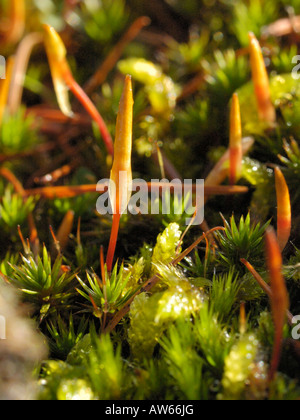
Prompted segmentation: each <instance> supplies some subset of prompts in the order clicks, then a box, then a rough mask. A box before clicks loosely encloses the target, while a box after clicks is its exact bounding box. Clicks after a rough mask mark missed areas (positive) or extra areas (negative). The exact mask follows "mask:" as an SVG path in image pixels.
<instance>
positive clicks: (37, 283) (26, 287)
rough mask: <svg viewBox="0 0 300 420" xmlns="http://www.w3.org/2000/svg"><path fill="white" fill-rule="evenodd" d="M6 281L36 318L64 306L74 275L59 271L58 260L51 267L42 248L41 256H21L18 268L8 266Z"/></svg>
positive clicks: (60, 264) (46, 253)
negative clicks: (20, 293) (22, 297)
mask: <svg viewBox="0 0 300 420" xmlns="http://www.w3.org/2000/svg"><path fill="white" fill-rule="evenodd" d="M11 268H12V273H11V276H10V277H9V278H8V279H9V281H10V282H11V283H12V284H13V285H14V286H16V287H17V288H18V289H19V290H20V291H21V292H22V294H23V295H24V298H25V300H27V301H28V302H31V303H33V304H34V305H35V307H36V308H37V309H38V311H39V316H40V319H43V318H44V317H45V316H47V315H48V314H49V313H51V312H53V311H56V310H57V308H58V307H59V306H60V307H66V306H68V305H69V303H70V297H71V296H72V293H73V290H74V289H73V288H74V285H72V283H73V280H74V277H75V275H74V274H73V273H66V272H63V271H62V257H58V258H57V259H56V260H55V262H54V264H52V262H51V257H50V255H49V253H48V250H47V248H46V247H45V246H44V248H43V252H42V256H41V257H38V258H37V260H35V259H34V256H33V255H30V254H29V255H26V256H22V265H19V266H18V265H14V266H11Z"/></svg>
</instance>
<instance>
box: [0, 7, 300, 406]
mask: <svg viewBox="0 0 300 420" xmlns="http://www.w3.org/2000/svg"><path fill="white" fill-rule="evenodd" d="M25 3H26V12H27V16H26V22H25V31H24V34H23V35H22V36H21V38H20V39H19V40H18V41H16V42H15V43H12V44H9V45H6V42H5V31H6V28H7V27H10V25H7V22H8V20H7V16H4V15H5V14H6V10H7V9H5V8H3V16H2V15H1V18H2V17H3V25H2V26H1V34H0V35H1V37H0V38H1V48H2V50H1V54H2V55H5V56H7V57H8V56H10V55H15V54H16V53H17V46H18V45H21V44H20V42H22V40H24V41H25V47H26V46H28V45H29V44H30V42H31V41H32V38H31V34H32V33H36V32H40V30H41V26H42V24H43V23H49V24H50V25H53V26H54V27H55V28H56V29H57V30H58V31H59V32H60V33H61V35H62V38H63V41H64V43H65V46H66V50H67V56H68V62H69V64H70V67H71V69H72V73H73V75H74V78H75V79H76V81H78V83H79V84H80V86H82V87H83V88H84V89H86V88H87V86H90V80H91V79H90V78H91V77H92V76H94V75H95V74H96V73H97V74H98V76H99V75H100V76H103V75H104V76H105V77H104V79H105V80H104V81H103V82H102V83H100V84H99V83H98V84H97V83H96V85H95V86H94V89H92V90H91V91H90V92H89V96H90V98H91V100H92V101H93V103H94V104H95V106H96V108H97V109H98V111H99V112H100V113H101V115H102V117H103V119H104V121H105V123H106V124H107V127H108V130H109V132H110V134H111V136H112V137H113V138H114V136H115V131H116V130H115V126H116V117H117V112H118V107H119V102H120V97H121V94H122V90H123V86H124V75H125V74H127V73H130V74H131V75H132V81H133V95H134V101H135V103H134V110H133V111H134V112H133V153H132V169H133V175H134V178H139V179H144V180H145V181H147V182H150V181H151V180H152V179H155V180H157V179H161V178H163V177H165V178H167V179H169V180H170V181H172V180H173V179H175V178H178V179H191V180H193V182H195V180H197V179H204V178H205V177H206V176H207V175H208V174H209V173H210V172H211V170H212V168H213V167H214V166H215V165H216V163H217V162H218V161H219V159H220V158H221V157H222V156H223V155H224V153H225V152H226V150H227V148H228V142H229V112H230V105H231V103H230V102H231V96H232V94H233V93H234V92H236V91H237V93H238V95H239V99H240V104H241V114H242V128H243V136H244V137H246V136H251V137H252V138H253V146H252V148H251V149H250V150H249V151H248V152H247V154H246V155H245V156H244V157H243V167H242V172H241V177H240V179H239V180H238V184H239V185H240V186H246V187H248V193H246V194H234V195H231V196H228V197H227V196H209V197H207V202H206V204H205V209H204V210H205V221H206V224H207V225H208V226H209V227H210V228H216V227H219V228H220V229H222V230H220V231H218V232H217V233H214V234H211V235H209V234H207V236H206V237H203V240H202V241H201V242H200V243H198V242H197V244H198V245H197V246H196V247H192V248H189V247H190V246H191V245H192V244H193V243H194V242H195V241H197V240H198V239H199V237H200V236H201V235H202V231H203V229H204V226H203V225H201V227H199V226H191V227H190V228H189V229H188V230H187V231H186V227H187V226H186V223H187V219H189V218H190V217H191V214H188V213H191V211H190V209H188V208H187V204H189V199H190V198H191V197H185V200H184V201H183V202H181V201H180V200H179V197H178V196H176V195H174V194H173V193H171V194H169V193H163V194H161V195H158V196H157V197H156V200H154V198H153V197H151V198H152V199H153V200H152V201H153V202H154V203H153V202H152V203H151V204H154V205H155V206H156V209H157V210H158V211H157V213H158V214H139V212H138V211H136V213H137V214H135V215H133V214H126V215H123V216H122V218H121V222H120V232H119V237H118V242H117V249H116V254H115V259H114V263H115V265H114V268H113V271H112V273H108V272H107V270H106V269H105V264H103V260H104V262H105V258H102V257H103V254H102V253H101V254H100V258H99V251H100V249H102V250H103V253H104V257H105V254H106V253H107V250H108V244H109V238H110V233H111V228H112V218H111V216H110V215H105V216H103V215H99V214H98V213H97V212H96V202H97V198H98V196H99V194H98V193H96V188H95V184H96V183H97V182H98V180H103V179H107V178H109V174H110V170H111V164H112V158H111V156H108V155H107V152H106V149H105V147H104V144H103V140H102V136H101V134H100V131H99V129H98V126H96V124H95V123H94V122H92V121H91V120H90V119H89V117H88V116H87V115H86V114H85V113H84V110H83V109H82V107H81V106H80V105H79V104H78V102H77V101H75V100H74V99H75V98H74V97H73V96H72V95H70V100H71V103H72V110H73V111H74V118H69V119H68V118H65V117H64V116H63V115H62V114H61V112H60V111H59V110H58V109H57V100H56V98H55V92H54V89H53V83H52V81H51V78H50V72H49V64H48V62H47V60H46V56H45V54H44V47H43V44H42V43H38V44H37V45H35V46H34V48H33V50H32V51H31V55H30V59H29V66H28V69H26V71H25V74H20V75H19V74H18V72H19V71H21V67H22V65H21V64H25V63H24V62H22V60H25V58H26V57H24V56H23V54H24V53H26V48H25V49H24V48H23V47H24V44H22V45H21V46H22V48H20V49H19V51H18V66H17V68H16V69H15V71H16V73H15V74H14V76H13V77H14V78H13V82H16V80H17V79H18V80H23V82H24V83H23V84H24V90H23V93H22V100H21V103H20V104H11V100H12V95H11V94H9V98H8V103H7V107H6V108H5V109H3V111H4V114H3V115H4V117H3V121H2V123H1V126H0V164H1V167H2V166H3V167H4V168H5V174H6V175H8V174H9V171H10V172H11V173H12V174H13V175H14V176H15V177H17V179H18V180H19V182H20V184H21V185H22V187H23V189H24V193H23V194H18V193H17V192H16V188H15V187H16V182H15V183H14V185H12V184H11V182H10V181H9V180H8V179H3V180H2V179H1V180H0V196H1V197H0V235H1V243H0V302H1V305H0V317H1V315H2V312H4V313H3V315H4V316H8V317H9V319H8V324H7V325H8V327H9V326H10V325H12V326H13V329H14V331H13V334H12V335H11V337H9V341H8V345H6V343H5V342H4V341H1V342H0V355H1V357H0V360H1V363H0V371H1V375H0V399H2V398H3V397H5V396H6V395H7V393H8V392H9V393H13V395H14V396H16V394H18V395H17V397H19V398H21V397H22V395H23V392H21V391H24V390H26V387H23V389H21V388H20V385H19V384H27V385H30V397H31V398H33V399H46V400H98V401H99V400H113V401H115V400H155V401H157V400H161V401H168V400H171V401H174V402H175V401H181V400H193V401H197V400H212V401H216V400H298V399H299V397H300V381H299V378H300V371H299V340H294V339H292V329H293V326H292V325H288V323H286V325H285V326H284V331H283V343H282V346H281V358H280V364H279V366H278V369H277V373H276V375H275V378H274V380H273V381H272V382H271V383H270V382H269V381H268V373H269V369H270V364H271V359H272V354H273V346H274V332H275V329H274V321H273V317H272V311H271V306H270V301H269V298H268V296H267V295H266V293H265V292H264V290H263V289H262V288H261V286H260V285H258V283H257V281H256V280H255V279H254V277H253V276H252V274H251V273H250V272H248V270H247V269H246V267H245V265H244V264H243V263H242V262H241V259H242V258H243V259H246V260H247V261H248V262H249V263H250V264H251V265H253V267H254V268H255V270H256V271H257V272H258V273H259V275H260V276H261V277H262V279H263V280H264V281H265V282H266V283H268V284H269V280H270V279H269V275H268V274H269V273H268V269H267V264H266V256H265V249H264V235H265V231H266V228H267V227H268V226H269V225H272V226H274V227H275V228H276V225H277V223H276V222H277V207H278V206H277V202H276V191H275V177H274V167H275V166H280V168H281V170H282V172H283V174H284V176H285V178H286V181H287V184H288V187H289V191H290V196H291V204H292V216H293V217H292V230H291V236H290V238H289V242H288V244H287V246H286V248H285V249H284V251H283V253H282V257H283V274H284V277H285V280H286V285H287V289H288V292H289V297H290V308H289V309H290V312H291V314H293V315H297V314H299V313H300V304H299V302H300V287H299V286H300V268H299V267H300V251H299V250H300V236H299V232H300V217H299V208H300V196H299V181H300V171H299V168H300V151H299V149H300V146H299V141H300V138H299V129H300V112H299V110H300V89H299V80H297V77H296V78H295V76H297V74H296V75H295V73H293V74H291V72H292V70H294V72H295V66H296V65H297V64H298V63H299V60H298V61H297V62H295V58H294V57H295V56H296V55H297V52H298V51H299V37H298V36H297V33H294V32H291V31H290V30H289V28H288V25H289V22H292V21H293V16H294V14H296V15H297V14H298V13H299V12H300V7H299V1H298V0H290V1H288V0H246V1H244V0H233V1H227V0H222V1H202V0H185V1H182V0H151V1H146V0H127V1H125V0H82V1H80V2H77V1H72V2H71V1H69V2H67V1H62V0H48V1H46V2H45V1H44V2H41V1H38V0H31V1H26V2H25ZM10 4H12V0H11V1H10V2H8V0H3V1H0V5H1V6H4V5H6V6H8V5H10ZM1 11H2V9H1ZM141 16H149V17H150V19H151V21H152V23H151V24H150V23H149V22H148V23H149V26H147V27H145V28H143V29H142V30H141V31H140V32H139V33H138V34H135V36H134V39H131V35H132V34H133V32H134V31H133V32H132V28H131V29H130V30H129V28H130V26H131V25H132V24H133V23H134V22H135V21H136V19H137V18H140V17H141ZM281 19H286V20H283V21H282V20H281ZM278 20H280V21H279V23H278V22H277V21H278ZM139 22H141V21H139ZM273 23H274V24H275V25H272V26H271V27H269V26H268V25H269V24H273ZM285 25H287V28H288V30H287V32H286V33H285V34H284V35H282V34H281V33H280V31H281V30H282V28H284V29H285ZM19 27H20V26H18V28H19ZM134 29H136V26H134ZM128 30H129V32H128ZM249 31H253V32H254V33H255V35H256V36H257V37H258V38H259V39H260V41H261V45H262V47H263V53H264V56H265V62H266V65H267V70H268V73H269V75H270V89H271V99H272V102H273V104H274V106H275V109H276V114H277V122H276V127H267V125H266V123H265V121H260V119H259V115H258V112H257V101H256V98H255V95H254V88H253V83H252V81H251V68H250V60H249V56H248V52H247V46H248V32H249ZM270 32H271V33H272V36H270V35H269V34H270ZM288 32H290V33H288ZM125 33H127V35H126V36H125ZM128 33H129V35H128ZM27 36H29V38H28V37H27ZM132 36H133V35H132ZM129 38H130V39H129ZM127 41H130V42H127ZM28 43H29V44H28ZM25 55H26V54H25ZM296 58H297V57H296ZM25 61H26V60H25ZM20 62H21V64H20ZM23 76H24V77H23ZM298 76H299V70H298ZM19 77H20V79H19ZM16 78H17V79H16ZM100 79H101V77H100ZM0 87H1V86H0ZM13 89H14V85H13V86H12V90H11V92H13ZM87 90H88V89H87ZM0 93H2V89H1V92H0ZM12 105H14V107H16V108H18V109H17V112H15V113H12V112H11V108H14V107H13V106H12ZM17 105H18V106H17ZM1 111H2V110H1ZM162 162H163V164H162ZM226 167H227V166H226ZM5 174H4V176H5ZM8 178H9V176H8ZM90 185H92V186H93V187H92V189H93V191H92V192H91V187H90ZM227 185H228V180H227V179H224V182H223V186H227ZM77 186H80V188H81V189H82V190H83V193H82V194H78V195H77V193H74V187H77ZM85 186H88V188H87V190H88V192H87V193H84V192H85ZM57 187H59V188H57ZM36 188H38V189H39V194H37V193H35V192H33V191H32V190H34V189H36ZM138 204H139V203H136V205H137V206H138ZM149 207H150V200H149ZM166 208H167V211H166ZM68 211H73V213H74V223H73V227H72V229H71V231H70V227H69V226H61V222H62V219H63V217H64V216H65V214H66V213H67V212H68ZM149 213H150V212H149ZM163 213H167V214H163ZM220 214H221V215H222V216H220ZM28 219H29V221H28ZM33 222H34V225H35V227H36V232H35V229H34V226H33ZM18 226H20V229H21V230H20V229H19V230H18ZM21 231H22V233H23V234H22V235H20V232H21ZM18 233H19V235H20V236H21V238H20V239H19V235H18ZM36 234H37V235H38V239H39V241H36V240H35V235H36ZM55 235H57V236H58V238H56V237H55ZM23 236H24V237H23ZM27 238H28V239H27ZM57 241H61V242H64V243H66V244H67V245H66V246H65V247H62V250H61V251H59V246H58V243H57ZM39 244H40V245H39ZM22 245H23V248H25V250H24V251H22ZM38 245H39V246H38ZM55 245H56V246H55ZM188 248H189V251H190V252H189V253H188V254H185V257H184V258H182V259H181V258H180V253H181V252H184V251H185V250H187V249H188ZM58 253H59V255H57V254H58ZM179 260H180V261H179ZM7 283H10V285H11V287H12V288H13V289H12V290H13V292H15V293H16V294H17V295H18V298H19V302H20V303H18V308H17V307H16V305H17V304H15V303H13V301H11V299H9V298H6V296H7V295H6V293H5V291H4V290H5V285H7ZM13 292H12V293H13ZM2 302H3V303H2ZM19 308H21V309H22V311H21V312H20V311H18V313H16V312H17V309H18V310H19ZM243 310H244V311H245V313H243ZM24 312H25V313H26V316H25V314H24ZM28 316H31V318H33V320H34V322H33V324H32V325H31V332H32V330H35V332H36V330H37V331H38V333H39V337H41V341H42V342H44V345H47V346H48V350H49V352H48V355H47V354H46V352H45V351H43V352H41V353H40V352H37V353H35V351H34V350H38V349H39V346H40V344H35V343H40V340H38V339H37V336H36V334H33V337H35V338H34V339H33V341H32V343H31V342H29V341H30V340H28V335H27V331H28V330H27V327H26V328H25V329H24V331H25V332H24V331H23V332H24V334H25V336H24V335H23V334H22V329H23V323H22V322H21V321H22V320H23V319H25V318H26V325H28V324H27V321H28V320H27V318H28ZM1 320H2V318H0V321H1ZM17 321H18V322H17ZM17 327H18V328H17ZM15 328H17V329H16V330H15ZM28 328H29V327H28ZM15 331H17V333H15ZM0 334H1V331H0ZM30 336H31V335H29V337H30ZM35 340H37V341H35ZM23 349H24V354H22V350H23ZM6 363H7V364H6ZM36 363H38V365H36ZM33 364H35V366H33ZM12 366H13V368H12ZM2 372H3V374H2ZM28 378H30V379H28ZM10 381H11V382H10ZM12 383H13V384H14V383H16V384H17V385H16V386H11V384H12Z"/></svg>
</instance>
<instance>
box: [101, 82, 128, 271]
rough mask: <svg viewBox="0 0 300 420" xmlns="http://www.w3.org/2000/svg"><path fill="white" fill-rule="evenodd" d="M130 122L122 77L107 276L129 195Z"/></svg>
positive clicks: (111, 188)
mask: <svg viewBox="0 0 300 420" xmlns="http://www.w3.org/2000/svg"><path fill="white" fill-rule="evenodd" d="M132 121H133V94H132V83H131V77H130V76H126V78H125V86H124V90H123V94H122V97H121V100H120V106H119V112H118V117H117V126H116V139H115V145H114V162H113V167H112V170H111V176H110V181H111V182H110V186H109V196H110V201H111V205H112V210H113V225H112V231H111V237H110V243H109V248H108V252H107V260H106V263H107V270H108V272H109V273H110V272H111V271H112V265H113V259H114V254H115V249H116V244H117V240H118V233H119V226H120V219H121V215H122V214H123V213H124V211H125V210H126V208H127V206H128V203H129V200H130V197H131V193H132V169H131V154H132Z"/></svg>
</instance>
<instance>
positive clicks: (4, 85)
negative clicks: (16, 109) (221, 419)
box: [0, 57, 15, 125]
mask: <svg viewBox="0 0 300 420" xmlns="http://www.w3.org/2000/svg"><path fill="white" fill-rule="evenodd" d="M14 64H15V59H14V57H9V59H8V60H7V64H6V72H5V73H6V74H5V79H1V80H0V125H1V123H2V120H3V115H4V113H5V110H6V107H7V100H8V95H9V89H10V85H11V78H12V73H13V68H14Z"/></svg>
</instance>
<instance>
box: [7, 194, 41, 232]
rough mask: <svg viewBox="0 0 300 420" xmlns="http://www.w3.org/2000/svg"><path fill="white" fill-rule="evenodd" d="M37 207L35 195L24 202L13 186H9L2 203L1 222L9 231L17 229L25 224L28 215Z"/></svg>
mask: <svg viewBox="0 0 300 420" xmlns="http://www.w3.org/2000/svg"><path fill="white" fill-rule="evenodd" d="M34 207H35V199H34V197H30V198H29V199H28V200H26V201H25V202H24V200H23V199H22V197H20V196H19V195H16V194H14V192H13V190H12V188H10V187H7V188H6V189H5V192H4V195H3V196H2V202H1V204H0V223H1V225H2V227H3V228H4V229H6V230H8V231H13V230H14V231H16V228H17V227H18V226H22V225H24V222H25V221H26V218H27V216H28V215H29V213H31V212H32V211H33V209H34Z"/></svg>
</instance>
